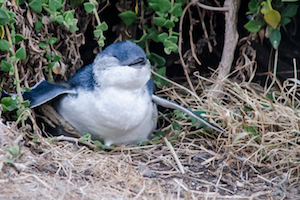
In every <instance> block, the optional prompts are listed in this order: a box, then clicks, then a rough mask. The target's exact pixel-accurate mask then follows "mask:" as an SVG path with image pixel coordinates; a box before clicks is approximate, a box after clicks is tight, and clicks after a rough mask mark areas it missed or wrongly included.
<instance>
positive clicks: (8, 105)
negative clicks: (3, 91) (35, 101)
mask: <svg viewBox="0 0 300 200" xmlns="http://www.w3.org/2000/svg"><path fill="white" fill-rule="evenodd" d="M1 105H2V108H3V112H6V111H13V110H15V109H17V108H18V100H17V97H16V96H12V97H3V98H2V99H1Z"/></svg>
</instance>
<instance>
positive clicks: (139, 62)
mask: <svg viewBox="0 0 300 200" xmlns="http://www.w3.org/2000/svg"><path fill="white" fill-rule="evenodd" d="M145 64H146V59H145V58H138V59H136V60H134V61H133V62H132V63H130V64H129V65H128V66H133V65H145Z"/></svg>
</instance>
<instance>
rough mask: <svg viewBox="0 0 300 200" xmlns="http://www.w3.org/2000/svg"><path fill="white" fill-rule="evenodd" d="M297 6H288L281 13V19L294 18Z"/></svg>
mask: <svg viewBox="0 0 300 200" xmlns="http://www.w3.org/2000/svg"><path fill="white" fill-rule="evenodd" d="M298 7H299V5H297V4H288V5H287V6H286V7H285V9H284V10H283V11H282V13H281V17H294V16H295V15H296V13H297V10H298Z"/></svg>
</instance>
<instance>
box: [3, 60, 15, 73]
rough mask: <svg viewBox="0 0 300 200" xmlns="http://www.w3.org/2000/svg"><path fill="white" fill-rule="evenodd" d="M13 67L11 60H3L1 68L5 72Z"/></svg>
mask: <svg viewBox="0 0 300 200" xmlns="http://www.w3.org/2000/svg"><path fill="white" fill-rule="evenodd" d="M11 68H13V67H12V64H11V63H10V62H7V61H6V60H1V70H2V71H4V72H8V71H9V70H10V69H11Z"/></svg>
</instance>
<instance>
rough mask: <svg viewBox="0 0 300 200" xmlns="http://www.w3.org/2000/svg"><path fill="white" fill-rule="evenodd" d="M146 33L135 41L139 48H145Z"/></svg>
mask: <svg viewBox="0 0 300 200" xmlns="http://www.w3.org/2000/svg"><path fill="white" fill-rule="evenodd" d="M148 36H149V35H148V34H147V33H144V34H143V35H142V37H141V38H140V39H139V40H136V41H135V43H136V44H138V45H139V46H140V47H141V48H145V43H146V41H147V39H148Z"/></svg>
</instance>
